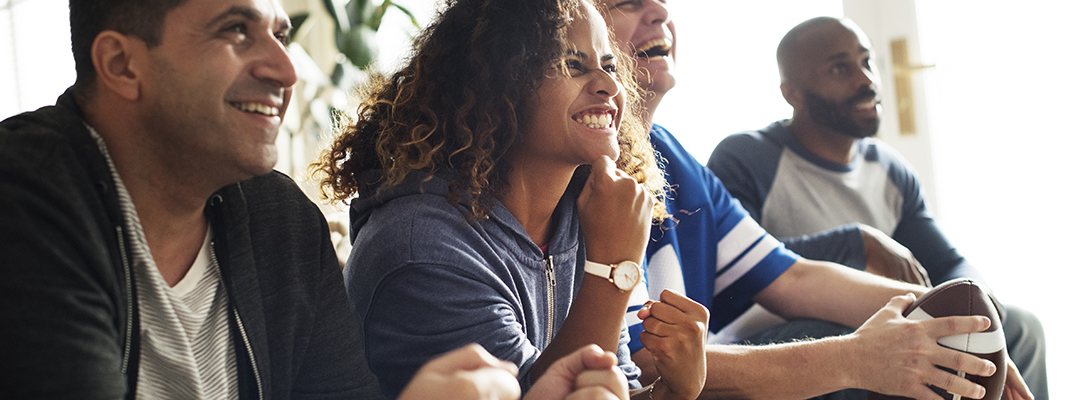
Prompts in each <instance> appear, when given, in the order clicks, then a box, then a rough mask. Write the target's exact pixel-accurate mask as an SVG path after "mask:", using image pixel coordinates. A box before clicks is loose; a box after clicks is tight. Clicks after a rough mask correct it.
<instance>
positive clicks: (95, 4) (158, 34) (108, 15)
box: [68, 0, 188, 91]
mask: <svg viewBox="0 0 1088 400" xmlns="http://www.w3.org/2000/svg"><path fill="white" fill-rule="evenodd" d="M186 1H188V0H69V2H68V12H69V14H68V15H69V21H70V23H71V27H72V57H73V58H75V61H76V88H77V89H78V91H85V90H86V89H88V88H89V85H90V84H91V83H94V80H95V71H94V63H93V62H92V61H91V45H92V44H93V43H94V40H95V38H96V37H98V34H99V33H102V32H103V31H117V32H120V33H123V34H125V35H132V36H135V37H137V38H140V40H143V41H144V43H146V44H147V46H148V47H155V46H158V45H159V43H160V42H161V41H162V26H163V20H164V19H166V13H168V12H170V10H173V9H174V8H176V7H178V6H180V5H182V4H183V3H185V2H186Z"/></svg>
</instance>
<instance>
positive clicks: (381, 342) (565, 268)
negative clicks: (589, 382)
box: [344, 171, 639, 398]
mask: <svg viewBox="0 0 1088 400" xmlns="http://www.w3.org/2000/svg"><path fill="white" fill-rule="evenodd" d="M378 177H379V175H378V172H377V171H371V174H370V176H368V177H367V178H371V179H366V181H369V182H377V181H378ZM448 177H449V176H448V175H447V176H446V178H443V177H440V176H434V175H428V174H424V173H422V172H413V173H412V174H410V175H409V176H408V177H407V179H405V181H404V182H403V183H401V184H400V185H398V186H396V187H393V188H388V189H384V190H381V191H377V190H376V187H370V188H364V189H363V190H360V196H359V198H358V199H356V200H355V201H353V202H352V205H351V224H352V228H351V234H352V237H353V241H354V247H353V249H352V252H351V257H350V258H349V259H348V262H347V266H346V267H345V271H344V274H345V279H346V283H347V290H348V297H349V298H350V299H351V302H352V305H353V306H354V309H355V315H356V318H357V321H358V322H359V324H360V328H361V329H360V330H361V331H362V333H363V339H364V340H363V343H364V348H365V354H366V357H367V361H368V362H369V363H370V367H371V369H372V370H373V371H374V374H375V375H377V376H378V379H379V381H380V382H381V386H382V391H383V392H384V393H385V394H386V396H388V397H389V398H394V397H396V395H397V394H399V393H400V391H401V390H402V389H403V388H404V386H405V385H406V384H407V383H408V381H409V380H410V379H411V377H412V375H413V374H414V373H415V372H416V370H417V369H419V367H421V366H422V365H423V364H424V363H425V362H426V361H428V360H430V359H431V358H434V357H435V356H437V355H440V354H442V353H444V352H447V351H450V350H453V349H456V348H458V347H460V346H463V345H465V344H468V343H472V342H475V343H479V344H480V345H482V346H483V347H484V348H486V349H487V351H489V352H491V354H493V355H495V356H496V357H498V358H500V359H503V360H508V361H511V362H513V363H514V364H516V365H517V366H518V369H519V380H520V381H521V386H522V390H523V391H524V390H527V389H528V387H529V384H530V382H529V371H530V370H531V369H532V365H533V362H535V361H536V358H537V357H538V356H539V355H540V352H541V350H542V349H544V348H545V347H546V346H547V345H548V343H549V342H550V340H551V338H552V337H553V336H554V335H555V333H556V332H557V331H558V330H559V327H560V326H561V325H562V324H563V321H564V320H565V319H566V317H567V311H568V309H569V308H570V305H571V301H572V300H573V298H574V293H575V292H576V291H577V288H578V285H579V284H580V283H581V281H582V273H583V266H584V263H585V245H584V242H583V238H582V235H581V233H580V230H579V226H578V212H577V209H576V208H575V207H576V200H577V192H578V190H568V191H567V193H566V194H565V195H564V196H563V198H562V199H561V200H560V202H559V205H558V206H557V207H556V210H555V219H556V222H557V225H556V230H555V234H554V236H553V237H552V239H551V241H550V243H549V244H548V247H547V249H548V254H547V255H545V254H544V252H542V251H541V249H540V248H539V247H537V246H536V245H535V244H534V243H533V242H532V240H530V239H529V235H528V234H527V233H526V232H525V229H524V228H523V227H522V226H521V224H520V223H519V222H518V221H517V220H516V219H515V218H514V216H513V215H511V214H510V212H509V211H508V210H507V209H506V207H503V205H502V204H501V203H500V202H499V201H498V200H495V199H494V198H488V200H487V201H491V202H492V203H491V205H492V206H493V207H492V208H493V210H492V211H491V213H490V214H489V215H488V217H487V218H484V219H476V220H473V219H472V218H471V217H470V212H469V208H468V207H467V206H466V205H465V204H463V203H462V204H451V203H450V202H449V201H447V194H448V193H449V190H448V187H449V180H448ZM571 187H572V188H578V189H579V190H580V188H581V185H579V184H572V185H571ZM462 198H465V196H462ZM628 341H629V337H628V335H627V331H626V329H624V330H622V332H621V337H620V346H619V349H618V350H619V351H617V355H618V356H619V359H620V368H621V369H623V371H624V372H625V373H626V374H627V377H628V379H629V384H630V386H631V387H632V388H638V387H639V385H638V380H637V378H638V374H639V370H638V367H636V366H635V365H634V364H633V363H632V362H631V358H630V352H629V351H628V349H627V342H628Z"/></svg>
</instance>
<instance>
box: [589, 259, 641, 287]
mask: <svg viewBox="0 0 1088 400" xmlns="http://www.w3.org/2000/svg"><path fill="white" fill-rule="evenodd" d="M586 273H587V274H590V275H596V276H599V277H601V278H604V279H608V281H609V282H612V284H614V285H616V287H617V288H619V289H620V290H622V291H628V290H631V289H634V288H635V285H638V283H639V281H640V280H642V267H640V266H639V265H638V264H637V263H635V262H634V261H623V262H620V263H619V264H611V265H609V264H601V263H595V262H593V261H588V260H587V261H586Z"/></svg>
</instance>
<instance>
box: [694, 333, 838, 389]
mask: <svg viewBox="0 0 1088 400" xmlns="http://www.w3.org/2000/svg"><path fill="white" fill-rule="evenodd" d="M849 340H850V339H848V338H847V337H834V338H827V339H820V340H811V341H804V342H795V343H786V344H776V345H767V346H743V345H707V378H706V384H705V386H704V387H703V393H702V395H701V396H700V397H699V398H700V399H720V398H756V399H807V398H810V397H814V396H819V395H821V394H825V393H831V392H835V391H839V390H843V389H847V388H850V387H853V386H856V384H855V383H854V381H855V380H854V378H853V376H852V373H851V370H850V365H849V364H847V360H849V357H848V355H847V354H848V353H849Z"/></svg>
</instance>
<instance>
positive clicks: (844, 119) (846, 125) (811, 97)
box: [805, 88, 880, 139]
mask: <svg viewBox="0 0 1088 400" xmlns="http://www.w3.org/2000/svg"><path fill="white" fill-rule="evenodd" d="M874 96H876V91H874V90H872V89H870V88H863V89H861V90H859V91H858V93H857V94H855V95H854V96H853V97H850V98H849V99H846V101H843V102H842V103H836V102H834V101H833V100H830V99H826V98H823V97H820V95H818V94H816V93H815V92H813V91H812V90H809V89H805V108H807V109H808V115H809V118H812V121H813V122H815V123H816V124H817V125H820V126H823V127H825V128H828V129H831V130H833V131H835V132H839V133H841V134H844V135H847V136H850V137H853V138H858V139H861V138H867V137H870V136H873V135H876V131H877V129H879V128H880V116H879V115H878V116H877V117H876V118H874V119H873V120H872V121H868V120H867V121H866V122H867V123H866V124H864V125H862V124H859V123H858V121H856V120H854V119H853V118H851V114H853V112H854V106H855V105H856V104H858V103H860V102H863V101H868V100H870V99H871V98H873V97H874Z"/></svg>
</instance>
